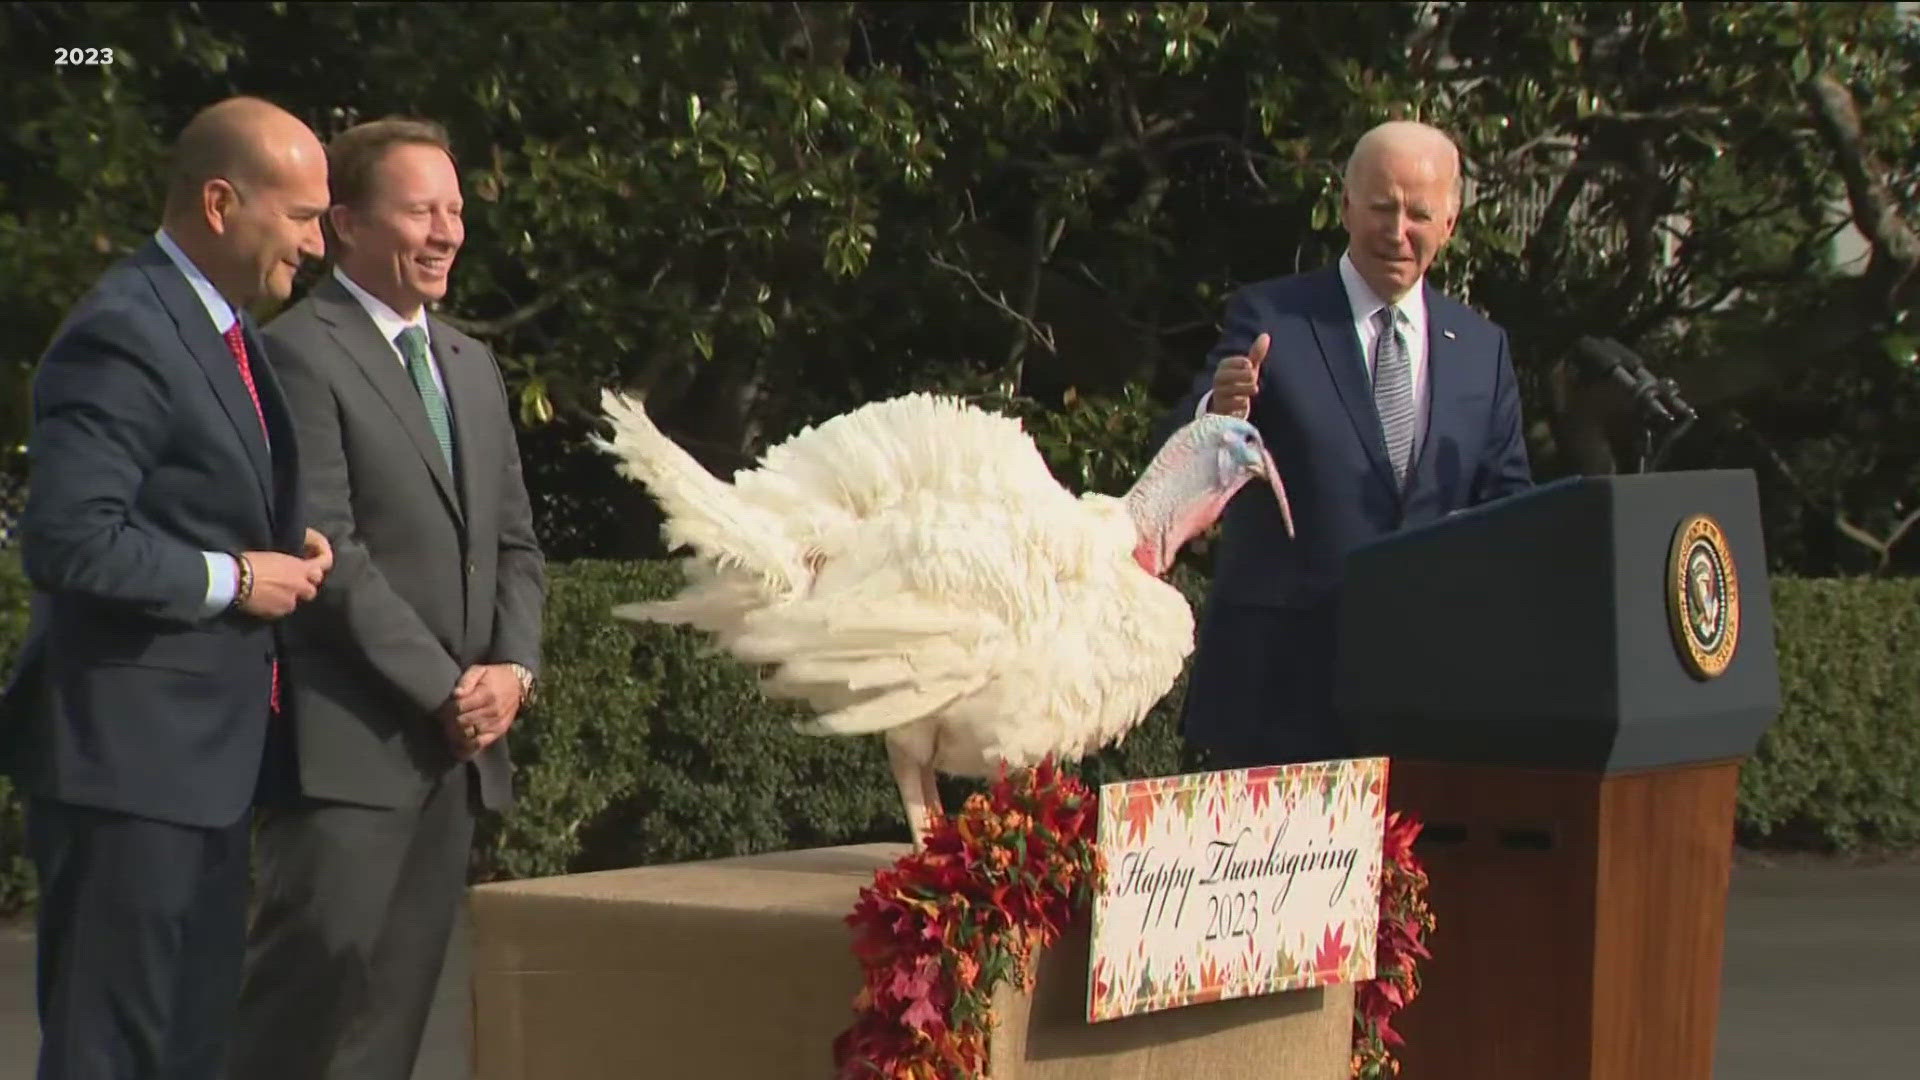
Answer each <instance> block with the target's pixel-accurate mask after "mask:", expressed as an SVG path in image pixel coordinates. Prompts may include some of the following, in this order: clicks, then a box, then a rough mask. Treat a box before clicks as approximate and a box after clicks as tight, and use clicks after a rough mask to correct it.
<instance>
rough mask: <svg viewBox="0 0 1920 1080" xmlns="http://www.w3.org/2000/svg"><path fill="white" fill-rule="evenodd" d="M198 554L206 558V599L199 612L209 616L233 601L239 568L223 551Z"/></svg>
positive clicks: (237, 586) (225, 608)
mask: <svg viewBox="0 0 1920 1080" xmlns="http://www.w3.org/2000/svg"><path fill="white" fill-rule="evenodd" d="M200 554H201V555H202V556H203V557H205V559H206V560H207V600H206V604H205V606H203V607H202V608H201V609H200V613H201V614H202V615H206V616H209V617H211V616H214V615H218V614H220V613H221V612H223V611H225V610H227V608H228V606H230V605H231V604H232V603H233V594H234V591H235V590H237V589H238V588H239V587H240V568H239V567H238V566H236V565H234V562H233V556H231V555H229V554H227V553H226V552H224V551H203V552H201V553H200Z"/></svg>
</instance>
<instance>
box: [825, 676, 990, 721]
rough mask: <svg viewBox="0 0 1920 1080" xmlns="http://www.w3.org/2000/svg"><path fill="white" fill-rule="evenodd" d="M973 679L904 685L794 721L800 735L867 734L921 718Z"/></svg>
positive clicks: (966, 689)
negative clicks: (817, 716) (821, 713)
mask: <svg viewBox="0 0 1920 1080" xmlns="http://www.w3.org/2000/svg"><path fill="white" fill-rule="evenodd" d="M979 685H980V680H977V679H948V680H944V681H942V682H936V683H928V684H925V685H920V686H905V687H901V688H900V689H898V690H894V691H891V692H889V693H885V694H876V695H874V696H873V697H870V698H866V699H864V700H862V701H859V702H856V703H854V704H852V705H848V706H847V707H845V708H843V709H836V710H834V711H833V712H830V713H827V714H826V715H824V716H821V717H819V718H818V719H815V720H803V721H800V722H798V723H796V724H794V730H796V731H799V732H800V733H801V734H803V735H870V734H872V733H874V732H876V731H887V730H889V729H892V728H897V727H902V726H905V725H907V724H911V723H913V722H914V721H915V720H924V719H926V718H927V717H929V716H933V715H934V714H936V713H938V712H939V711H940V710H942V709H944V708H946V707H947V706H949V705H951V704H953V703H954V701H955V700H957V699H958V698H959V697H960V696H961V695H963V694H970V693H972V692H973V691H974V690H976V689H978V688H979Z"/></svg>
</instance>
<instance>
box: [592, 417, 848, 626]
mask: <svg viewBox="0 0 1920 1080" xmlns="http://www.w3.org/2000/svg"><path fill="white" fill-rule="evenodd" d="M600 404H601V408H602V409H603V410H604V412H605V414H606V418H607V421H608V422H609V423H610V424H611V425H612V427H613V438H612V439H611V440H607V439H602V438H599V437H598V436H592V437H590V438H591V441H592V443H593V445H594V446H595V447H596V448H598V449H600V450H603V451H605V452H607V453H609V454H612V455H614V456H615V457H617V458H618V459H619V461H620V463H619V465H618V466H617V469H618V471H619V472H620V474H621V475H623V476H626V477H628V478H629V479H632V480H637V481H639V482H640V483H641V484H644V485H645V486H646V488H647V490H648V491H649V492H652V494H653V497H654V498H655V499H657V500H659V503H660V508H661V510H662V511H664V512H665V514H666V524H665V525H664V526H663V527H662V528H661V534H662V536H663V537H664V538H665V539H666V541H667V543H668V544H669V545H672V546H674V547H680V546H683V545H684V546H686V547H690V548H692V549H693V550H694V551H695V552H697V553H699V554H700V555H702V556H704V557H706V558H708V559H711V560H713V561H714V562H715V563H717V564H719V565H721V566H724V567H729V568H737V569H739V570H742V571H744V572H746V573H748V574H751V575H753V576H755V577H757V578H759V579H760V581H761V583H762V585H763V586H764V587H765V588H766V589H767V591H768V593H769V594H770V595H773V596H791V595H793V594H794V593H796V592H798V591H799V590H800V589H802V588H804V586H805V584H806V582H807V581H808V580H809V579H810V578H811V576H812V575H811V574H810V573H809V572H808V571H807V569H806V564H805V560H804V559H803V558H802V553H801V551H800V550H799V546H798V545H797V544H795V543H794V542H793V540H792V539H791V538H790V537H788V536H787V535H786V532H785V529H784V527H783V525H782V523H781V520H780V518H779V517H778V516H777V515H775V514H772V513H770V512H768V511H766V510H763V509H761V508H759V507H757V506H754V505H753V504H751V503H749V502H747V501H745V500H744V499H742V498H741V497H740V494H739V492H737V491H736V490H735V489H734V487H733V485H731V484H728V483H726V482H724V481H722V480H720V479H719V478H717V477H715V476H714V475H713V474H712V473H710V472H708V471H707V470H706V467H705V466H703V465H701V464H700V463H699V462H698V461H696V460H694V458H693V456H692V455H691V454H688V453H687V452H686V451H685V450H682V449H681V448H680V447H679V446H678V445H677V444H675V443H674V441H673V440H672V439H669V438H667V436H666V435H665V434H664V433H662V432H661V431H660V429H659V428H658V427H656V426H654V423H653V420H652V418H651V417H649V416H647V412H646V408H645V407H644V406H643V405H642V404H640V403H639V402H637V401H634V400H632V399H630V398H628V397H627V396H626V395H624V394H618V393H615V392H613V391H611V390H608V391H603V392H602V393H601V395H600ZM632 613H633V614H640V613H641V612H640V611H639V610H635V611H633V612H632ZM642 617H645V616H644V615H643V616H642Z"/></svg>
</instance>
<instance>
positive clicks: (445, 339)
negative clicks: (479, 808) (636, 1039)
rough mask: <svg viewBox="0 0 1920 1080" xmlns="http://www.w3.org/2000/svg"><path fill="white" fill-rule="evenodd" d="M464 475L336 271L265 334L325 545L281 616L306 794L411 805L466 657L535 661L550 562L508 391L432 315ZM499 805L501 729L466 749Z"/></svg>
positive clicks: (480, 356) (483, 356)
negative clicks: (307, 600) (305, 594)
mask: <svg viewBox="0 0 1920 1080" xmlns="http://www.w3.org/2000/svg"><path fill="white" fill-rule="evenodd" d="M429 329H430V334H429V336H430V338H431V340H432V347H433V356H434V360H435V361H436V362H437V363H438V365H439V368H440V372H441V377H442V379H443V380H444V382H445V384H446V396H447V403H448V407H449V410H450V412H451V413H452V416H453V442H454V462H455V466H456V468H455V474H454V475H451V476H450V475H448V471H447V468H446V462H445V459H444V458H443V457H442V456H441V453H440V448H439V446H438V444H436V443H435V442H434V438H433V433H432V429H431V428H430V427H429V426H428V423H427V415H426V409H425V408H424V406H422V404H421V402H420V395H419V392H418V391H416V390H415V389H414V386H413V382H412V380H410V379H409V378H408V377H407V373H406V369H405V368H404V367H403V366H402V365H401V363H400V360H399V358H398V357H397V356H396V355H395V353H394V352H393V350H392V349H391V348H390V347H389V346H388V345H387V343H386V342H385V341H384V340H382V338H381V334H380V331H379V330H378V328H377V327H376V326H375V325H374V322H373V319H372V318H371V317H370V316H369V315H368V314H367V313H366V311H365V309H363V308H362V307H361V306H360V304H359V303H358V302H357V301H356V300H354V298H353V296H352V294H350V293H348V292H347V290H346V288H345V287H343V286H342V285H341V284H340V283H339V282H338V281H336V280H334V278H333V276H332V275H331V274H329V275H328V276H326V277H325V278H323V279H321V281H320V282H319V283H318V284H316V285H315V286H314V288H313V290H312V292H311V293H310V294H309V295H308V296H307V297H306V298H305V299H303V300H301V301H300V302H299V303H297V304H295V305H293V306H292V307H291V308H289V309H287V311H286V312H285V313H284V314H282V315H281V316H280V317H279V318H277V319H275V320H274V321H273V322H272V323H270V324H269V325H268V326H267V327H266V330H265V336H266V338H267V342H268V346H269V347H270V348H271V349H272V351H273V355H274V360H275V367H276V369H277V370H278V372H279V374H280V378H281V381H282V382H283V383H284V384H285V386H286V393H287V400H288V403H289V406H290V408H291V411H292V413H293V418H294V424H295V428H296V430H297V432H298V434H299V438H300V447H301V458H300V466H301V472H302V475H303V477H304V479H305V481H306V490H307V500H308V502H307V523H308V524H309V525H311V526H312V527H313V528H315V529H318V530H319V531H320V532H322V533H324V534H325V535H326V537H327V539H328V540H330V541H331V542H332V544H333V549H334V567H333V572H332V574H331V575H329V576H328V578H327V580H326V583H325V585H324V586H322V588H321V590H320V595H319V596H318V598H317V599H316V600H315V602H314V603H312V604H309V605H306V606H305V607H303V608H301V609H300V611H299V612H297V613H296V615H295V616H294V617H293V618H291V619H289V620H288V625H287V627H286V631H287V632H286V639H287V663H286V667H287V684H288V690H289V691H290V708H291V714H292V719H293V723H294V735H295V745H296V754H297V767H298V775H299V782H300V790H301V792H302V793H303V794H305V795H307V796H310V797H313V798H320V799H328V800H335V801H341V802H350V803H358V804H363V805H369V806H394V807H398V806H403V805H417V803H418V801H419V799H421V798H422V797H423V796H424V795H425V793H426V791H427V789H428V788H429V787H430V786H431V785H432V783H433V782H434V781H435V780H436V779H437V778H438V777H440V776H442V775H444V774H445V773H446V772H447V771H448V770H450V769H452V768H453V767H454V765H455V761H454V758H453V755H452V752H451V751H450V750H449V748H448V746H447V743H446V739H445V737H444V736H443V735H442V733H441V726H440V723H439V721H438V719H437V718H436V717H435V716H434V715H433V714H434V710H436V709H438V708H439V707H440V705H441V703H443V702H444V701H446V699H447V697H448V695H449V694H451V692H452V690H453V686H454V683H455V682H456V681H457V680H458V679H459V677H460V674H461V672H463V671H464V670H466V668H467V667H468V666H470V665H473V664H479V663H506V662H509V661H511V662H517V663H520V664H523V665H525V666H526V667H527V668H528V669H529V670H531V671H534V672H536V673H537V672H538V671H539V670H540V627H541V609H542V607H543V606H544V604H545V601H546V566H545V560H544V559H543V557H542V555H541V553H540V549H539V546H538V544H537V541H536V540H535V537H534V533H533V515H532V511H531V508H530V507H529V505H528V501H527V491H526V485H525V483H524V482H523V481H522V479H521V476H520V455H519V450H518V447H517V445H516V443H515V440H514V431H513V420H512V415H511V412H510V411H509V407H508V402H507V392H506V386H505V384H504V383H502V381H501V379H500V372H499V368H498V366H497V365H496V364H495V362H494V359H493V356H492V354H491V353H490V352H489V351H488V350H487V348H486V346H484V345H482V344H480V343H479V342H478V341H475V340H474V339H473V338H471V337H468V336H467V335H465V334H462V333H460V332H459V331H457V330H455V329H453V328H452V327H450V326H447V325H446V324H444V323H442V322H440V321H439V320H437V319H433V318H432V317H431V316H429ZM473 765H474V766H475V767H476V769H477V774H478V775H477V779H478V782H479V790H480V794H481V798H482V800H483V803H484V805H485V806H487V807H488V808H490V809H499V808H502V807H505V806H506V805H507V804H508V803H509V802H510V801H511V799H512V770H511V766H510V764H509V762H508V757H507V740H506V739H504V738H503V739H501V740H499V741H497V742H495V743H494V744H493V745H492V746H490V747H489V748H487V750H486V751H484V752H483V753H482V754H481V755H480V756H479V757H477V758H476V759H474V762H473Z"/></svg>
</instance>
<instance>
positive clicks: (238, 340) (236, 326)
mask: <svg viewBox="0 0 1920 1080" xmlns="http://www.w3.org/2000/svg"><path fill="white" fill-rule="evenodd" d="M227 348H228V349H230V350H232V351H233V361H234V363H236V364H239V365H240V381H241V382H243V383H246V384H247V396H248V397H250V398H252V399H253V415H255V416H257V417H259V418H260V434H261V435H262V436H265V435H266V433H267V414H266V413H265V412H264V411H263V410H262V409H261V408H260V391H259V389H258V388H256V387H255V386H254V385H253V365H252V364H251V363H249V362H248V361H247V339H246V337H245V336H244V335H243V334H241V332H240V320H239V319H235V320H233V325H232V326H229V327H227ZM268 693H269V696H268V699H267V707H268V708H269V709H272V710H273V711H274V712H276V713H277V712H279V711H280V661H279V659H278V658H277V657H276V658H275V659H274V661H273V689H272V690H270V691H269V692H268Z"/></svg>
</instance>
